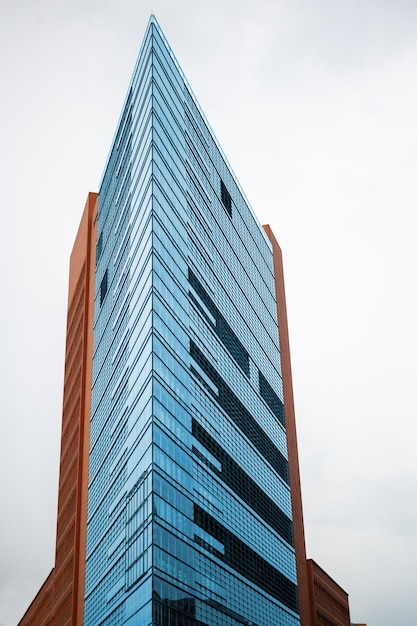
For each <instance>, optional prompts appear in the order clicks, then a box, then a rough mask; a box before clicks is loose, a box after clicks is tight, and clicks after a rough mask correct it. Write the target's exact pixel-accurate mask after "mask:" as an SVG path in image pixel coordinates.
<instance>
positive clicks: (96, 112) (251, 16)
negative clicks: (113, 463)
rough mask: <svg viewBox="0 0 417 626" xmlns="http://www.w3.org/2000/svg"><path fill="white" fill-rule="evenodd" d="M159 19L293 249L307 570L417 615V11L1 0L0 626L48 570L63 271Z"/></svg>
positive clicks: (380, 624) (364, 611) (384, 4)
mask: <svg viewBox="0 0 417 626" xmlns="http://www.w3.org/2000/svg"><path fill="white" fill-rule="evenodd" d="M151 12H154V13H155V14H156V17H157V18H158V20H159V21H160V24H161V26H162V28H163V30H164V31H165V34H166V36H167V38H168V40H169V42H170V44H171V46H172V48H173V49H174V52H175V53H176V55H177V57H178V59H179V61H180V63H181V65H182V67H183V69H184V71H185V73H186V75H187V77H188V79H189V81H190V84H191V86H192V88H193V90H194V92H195V94H196V96H197V98H198V99H199V101H200V104H201V105H202V107H203V109H204V111H205V112H206V115H207V117H208V119H209V121H210V123H211V126H212V128H213V130H214V132H215V133H216V135H217V137H218V139H219V141H220V143H221V145H222V146H223V148H224V151H225V153H226V155H227V156H228V159H229V161H230V163H231V165H232V167H233V168H234V171H235V172H236V175H237V177H238V178H239V180H240V182H241V184H242V187H243V189H244V190H245V192H246V195H247V196H248V198H249V200H250V202H251V204H252V206H253V207H254V210H255V212H256V213H257V215H258V217H259V219H260V221H261V222H263V223H266V222H268V223H270V224H271V226H272V228H273V230H274V232H275V234H276V236H277V238H278V240H279V242H280V244H281V247H282V249H283V253H284V263H285V275H286V289H287V305H288V316H289V330H290V341H291V349H292V366H293V377H294V390H295V403H296V412H297V423H298V435H299V452H300V464H301V479H302V487H303V499H304V516H305V526H306V540H307V553H308V556H310V557H312V558H314V559H315V560H316V561H317V562H318V563H319V564H320V565H321V566H322V567H323V568H324V569H325V570H326V571H327V572H328V573H329V574H330V575H331V576H332V577H333V578H334V579H335V580H336V581H337V582H338V583H339V584H340V585H341V586H342V587H343V588H344V589H345V590H346V591H347V592H348V593H349V595H350V607H351V617H352V621H363V622H366V623H367V624H368V626H392V625H393V624H401V626H415V624H416V620H417V592H416V590H417V572H416V556H417V533H416V530H417V497H416V496H417V493H416V491H417V489H416V487H417V454H416V448H417V446H416V435H417V423H416V414H417V411H416V408H417V406H416V405H417V400H416V392H415V383H416V378H417V376H416V374H417V372H416V354H417V341H416V330H415V325H416V322H415V320H416V319H417V297H416V267H417V258H416V256H417V254H416V245H415V242H416V235H417V228H416V226H417V210H416V204H417V202H416V199H417V188H416V169H417V125H416V112H417V3H416V2H415V1H414V0H360V1H359V0H316V1H315V2H311V0H257V2H254V1H252V2H249V0H239V1H238V0H199V1H196V0H194V1H193V2H192V1H191V0H177V1H176V2H173V1H172V0H152V2H148V0H135V1H133V0H117V2H116V0H36V1H33V0H20V1H19V2H12V1H11V0H10V1H9V2H7V0H1V1H0V79H1V98H0V109H1V115H0V137H1V152H0V183H1V184H0V273H1V306H0V316H1V319H0V322H1V323H0V418H1V421H0V626H14V625H15V624H16V622H17V621H18V619H19V618H20V617H21V615H22V614H23V612H24V611H25V609H26V607H27V606H28V604H29V602H30V601H31V600H32V599H33V597H34V595H35V593H36V592H37V590H38V588H39V587H40V585H41V583H42V582H43V580H44V579H45V578H46V576H47V574H48V573H49V571H50V569H51V568H52V566H53V560H54V542H55V523H56V503H57V502H56V501H57V481H58V461H59V437H60V420H61V402H62V385H63V363H64V340H65V323H66V298H67V280H68V259H69V254H70V251H71V247H72V243H73V240H74V237H75V234H76V230H77V226H78V222H79V219H80V216H81V211H82V209H83V206H84V202H85V199H86V195H87V192H88V191H90V190H91V191H95V190H97V189H98V184H99V180H100V177H101V174H102V169H103V167H104V162H105V160H106V157H107V151H108V149H109V146H110V142H111V139H112V137H113V133H114V130H115V127H116V123H117V119H118V116H119V113H120V110H121V106H122V103H123V100H124V96H125V92H126V89H127V86H128V82H129V79H130V75H131V72H132V70H133V66H134V63H135V59H136V56H137V53H138V50H139V46H140V43H141V40H142V37H143V34H144V31H145V28H146V25H147V22H148V18H149V15H150V13H151Z"/></svg>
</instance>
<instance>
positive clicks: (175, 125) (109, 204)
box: [21, 18, 311, 626]
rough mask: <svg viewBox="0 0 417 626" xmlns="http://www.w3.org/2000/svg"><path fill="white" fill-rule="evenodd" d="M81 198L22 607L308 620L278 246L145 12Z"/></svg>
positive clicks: (68, 616)
mask: <svg viewBox="0 0 417 626" xmlns="http://www.w3.org/2000/svg"><path fill="white" fill-rule="evenodd" d="M96 200H97V198H96V197H95V196H90V199H89V202H88V203H87V205H88V206H89V209H88V211H87V213H88V215H89V217H88V224H89V230H88V234H86V236H85V237H84V239H83V242H84V244H85V246H84V248H83V252H82V253H80V254H78V256H77V258H78V261H77V263H76V269H74V267H71V276H70V295H71V298H70V302H71V303H72V302H76V303H75V304H70V306H69V317H68V329H67V336H68V339H67V361H66V363H67V364H66V368H68V372H69V373H68V377H69V378H68V380H69V382H67V374H66V379H65V380H66V383H65V390H64V415H68V416H69V417H68V419H67V420H66V421H65V419H64V418H63V435H62V451H61V478H60V495H59V507H58V535H57V560H56V564H55V569H54V570H53V572H52V573H51V576H50V578H49V579H48V581H49V583H48V581H47V583H48V584H47V583H45V585H44V587H45V586H46V588H48V589H49V588H50V585H56V587H54V589H57V590H59V591H58V593H56V594H55V600H54V602H53V603H51V601H50V600H45V605H48V607H49V609H48V610H49V613H48V616H47V618H45V620H43V621H38V620H39V618H38V617H37V616H36V615H37V614H36V613H35V614H34V613H33V612H32V613H31V614H30V611H31V610H35V611H36V606H38V605H40V604H42V602H41V601H42V596H40V597H37V598H36V599H35V601H34V603H33V604H32V605H31V607H30V608H29V610H28V613H27V614H26V615H25V617H24V618H23V620H22V622H21V624H37V623H39V624H41V623H42V624H86V625H88V626H90V625H91V626H92V625H96V624H97V625H98V624H101V625H104V624H108V625H114V626H116V625H119V624H132V625H133V624H140V625H141V626H142V625H143V626H146V625H148V624H149V625H151V624H152V625H159V626H173V625H178V626H179V625H181V626H204V625H213V626H214V625H216V626H241V625H242V624H245V625H247V626H249V625H250V624H251V625H253V626H255V625H256V626H272V625H274V626H276V625H280V626H298V625H299V624H300V623H301V624H302V625H303V626H309V625H310V623H311V616H310V605H309V592H308V575H307V564H306V557H305V546H304V528H303V518H302V507H301V492H300V483H299V470H298V453H297V441H296V432H295V419H294V409H293V398H292V383H291V366H290V360H289V346H288V331H287V321H286V309H285V294H284V285H283V275H282V260H281V252H280V249H279V246H278V244H277V242H276V240H275V238H274V235H273V233H272V232H271V230H270V228H269V227H265V228H262V227H261V226H260V224H259V223H258V221H257V219H256V217H255V215H254V213H253V212H252V210H251V208H250V206H249V205H248V203H247V201H246V199H245V196H244V194H243V192H242V190H241V188H240V186H239V183H238V182H237V180H236V178H235V176H234V175H233V172H232V171H231V169H230V167H229V165H228V163H227V161H226V159H225V157H224V155H223V153H222V150H221V148H220V146H219V144H218V143H217V141H216V139H215V138H214V135H213V133H212V131H211V130H210V127H209V126H208V124H207V122H206V120H205V118H204V115H203V114H202V111H201V109H200V107H199V105H198V103H197V102H196V100H195V97H194V96H193V94H192V91H191V89H190V87H189V85H188V83H187V81H186V79H185V77H184V75H183V73H182V71H181V69H180V67H179V65H178V63H177V61H176V60H175V57H174V55H173V53H172V51H171V49H170V47H169V45H168V43H167V42H166V40H165V38H164V35H163V33H162V32H161V29H160V27H159V25H158V24H157V22H156V20H155V19H154V18H151V20H150V23H149V26H148V29H147V31H146V34H145V38H144V41H143V44H142V48H141V51H140V54H139V58H138V61H137V64H136V67H135V70H134V73H133V77H132V81H131V84H130V86H129V90H128V94H127V98H126V101H125V104H124V108H123V112H122V115H121V118H120V121H119V125H118V128H117V131H116V135H115V139H114V142H113V145H112V148H111V151H110V156H109V159H108V162H107V165H106V168H105V172H104V175H103V179H102V182H101V186H100V191H99V194H98V202H96ZM83 219H84V218H83ZM83 232H84V231H83ZM93 257H94V258H93ZM83 264H84V265H83ZM82 268H84V269H82ZM83 272H84V273H83ZM77 276H78V278H77ZM80 276H83V278H82V279H81V278H80ZM82 281H84V282H82ZM81 283H82V284H83V285H84V292H83V296H81V295H80V294H81V292H79V288H78V285H79V284H81ZM93 283H94V285H95V286H94V287H93ZM86 285H88V294H87V293H86V292H85V286H86ZM81 298H83V299H82V303H83V304H80V303H81ZM77 303H78V304H77ZM77 307H78V308H77ZM71 311H73V313H71ZM77 311H78V313H77ZM80 311H81V313H80ZM70 313H71V315H70ZM71 316H72V317H71ZM74 316H75V317H74ZM73 318H74V319H73ZM79 344H81V345H79ZM71 377H72V378H71ZM71 381H72V382H71ZM90 390H91V391H90ZM74 407H75V408H74ZM87 466H88V475H87ZM58 554H60V555H61V557H60V559H58ZM59 572H61V574H60V576H58V573H59ZM64 579H65V580H64ZM58 580H60V581H61V582H59V583H58V582H57V581H58ZM64 583H65V584H64ZM48 585H49V587H48ZM40 594H42V590H41V592H40ZM44 597H46V596H44ZM48 597H49V596H48ZM57 598H61V600H60V606H64V605H65V607H66V608H65V610H64V609H59V610H61V613H60V612H59V610H58V607H57V602H58V600H57ZM48 602H49V604H48ZM34 615H35V617H34ZM31 620H32V621H31Z"/></svg>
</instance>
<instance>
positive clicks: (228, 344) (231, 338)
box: [188, 268, 249, 377]
mask: <svg viewBox="0 0 417 626" xmlns="http://www.w3.org/2000/svg"><path fill="white" fill-rule="evenodd" d="M188 280H189V281H190V285H191V286H192V287H193V289H195V291H196V292H197V294H198V295H199V296H200V298H201V299H202V301H203V302H204V304H205V305H206V307H207V308H208V310H209V311H210V313H211V314H212V316H213V317H214V318H215V320H216V325H215V326H214V327H213V328H214V330H215V332H216V334H217V336H218V337H219V339H220V340H221V341H222V343H223V345H224V347H225V348H226V349H227V350H228V351H229V354H230V355H231V356H232V357H233V358H234V360H235V361H236V363H237V364H238V365H239V367H240V368H241V369H242V370H243V371H244V372H245V374H246V376H248V377H249V354H248V352H247V350H245V348H244V347H243V345H242V343H241V341H240V340H239V339H238V338H237V336H236V335H235V333H234V332H233V330H232V329H231V328H230V326H229V324H228V323H227V322H226V320H225V319H224V317H223V315H222V314H221V313H220V311H219V309H218V308H217V307H216V305H215V304H214V302H213V300H212V299H211V298H210V296H209V295H208V293H207V292H206V290H205V289H204V288H203V286H202V284H201V283H200V281H199V280H198V278H197V276H196V275H195V274H194V272H193V271H192V270H191V269H190V268H188ZM190 300H192V302H193V304H194V305H195V306H196V307H197V309H198V310H199V311H200V313H201V314H202V315H203V316H204V317H205V318H206V320H207V321H208V323H209V324H210V325H212V322H211V320H210V319H209V318H208V317H207V315H206V313H205V312H204V310H203V308H202V307H201V306H200V305H199V304H198V302H197V300H196V299H195V298H194V296H193V294H192V293H190Z"/></svg>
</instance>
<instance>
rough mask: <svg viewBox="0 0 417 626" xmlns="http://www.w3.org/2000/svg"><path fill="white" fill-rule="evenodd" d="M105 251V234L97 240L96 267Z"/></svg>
mask: <svg viewBox="0 0 417 626" xmlns="http://www.w3.org/2000/svg"><path fill="white" fill-rule="evenodd" d="M102 250H103V232H101V233H100V237H99V238H98V240H97V246H96V265H97V263H98V260H99V258H100V257H101V252H102Z"/></svg>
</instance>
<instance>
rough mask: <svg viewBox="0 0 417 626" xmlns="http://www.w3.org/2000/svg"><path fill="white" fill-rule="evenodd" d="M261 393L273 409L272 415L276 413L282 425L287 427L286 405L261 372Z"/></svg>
mask: <svg viewBox="0 0 417 626" xmlns="http://www.w3.org/2000/svg"><path fill="white" fill-rule="evenodd" d="M259 393H260V394H261V396H262V397H263V399H264V400H265V402H266V403H267V405H268V406H269V408H270V409H271V411H272V413H274V414H275V415H276V416H277V418H278V419H279V421H280V422H281V424H282V425H283V426H285V413H284V405H283V404H282V402H281V400H280V399H279V398H278V396H277V394H276V393H275V391H274V390H273V389H272V387H271V385H270V384H269V382H268V381H267V380H266V378H265V376H264V375H263V374H262V373H261V372H259Z"/></svg>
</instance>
